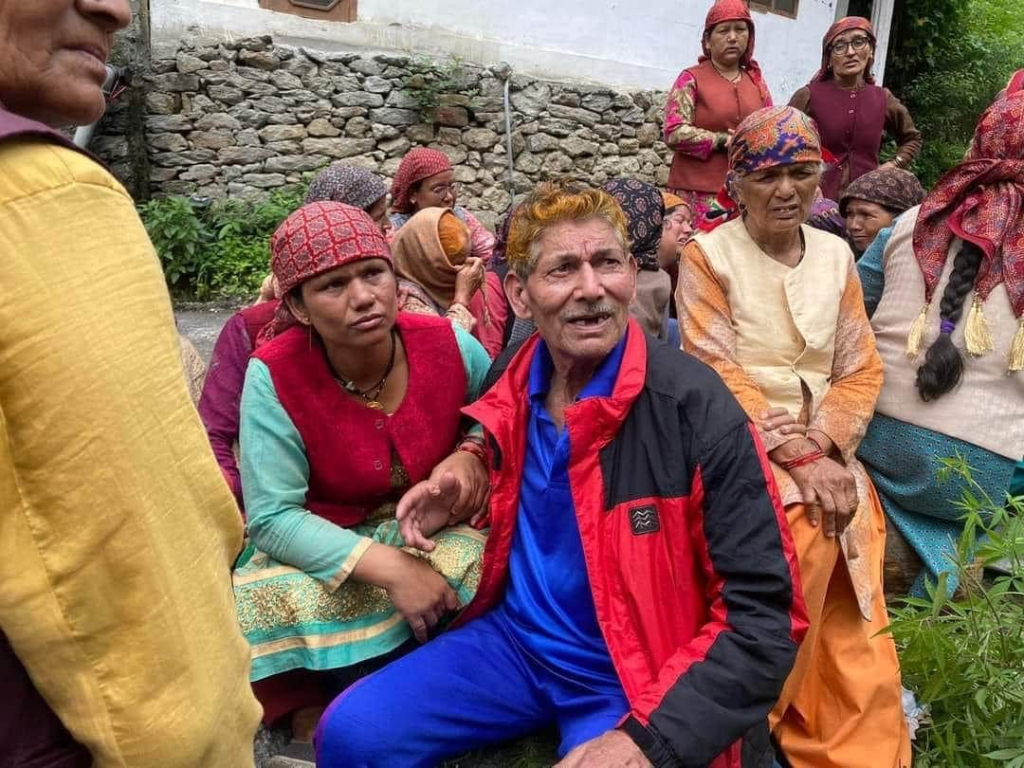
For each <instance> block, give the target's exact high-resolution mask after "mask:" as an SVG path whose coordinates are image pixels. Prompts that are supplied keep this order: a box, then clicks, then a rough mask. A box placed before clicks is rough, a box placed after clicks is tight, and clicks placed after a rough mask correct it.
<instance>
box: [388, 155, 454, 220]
mask: <svg viewBox="0 0 1024 768" xmlns="http://www.w3.org/2000/svg"><path fill="white" fill-rule="evenodd" d="M450 170H452V163H451V161H450V160H449V159H448V155H446V154H445V153H444V152H440V151H438V150H436V149H428V148H427V147H416V149H414V150H412V151H411V152H408V153H407V154H406V155H405V157H403V158H402V162H401V164H400V165H399V166H398V172H397V173H395V180H394V182H392V184H391V209H392V210H393V211H394V212H395V213H412V211H413V206H412V202H411V201H410V200H409V192H410V191H411V190H412V187H413V185H415V184H416V183H418V182H420V181H423V180H424V179H426V178H429V177H431V176H436V175H437V174H439V173H444V172H445V171H450Z"/></svg>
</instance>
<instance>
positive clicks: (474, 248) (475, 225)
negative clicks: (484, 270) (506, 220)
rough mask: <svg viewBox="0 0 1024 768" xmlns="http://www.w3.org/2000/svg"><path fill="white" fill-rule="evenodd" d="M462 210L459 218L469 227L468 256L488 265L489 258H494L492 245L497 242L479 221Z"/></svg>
mask: <svg viewBox="0 0 1024 768" xmlns="http://www.w3.org/2000/svg"><path fill="white" fill-rule="evenodd" d="M462 210H463V215H462V216H460V217H459V218H461V219H462V220H463V221H464V222H465V223H466V226H467V227H469V236H470V243H471V246H470V253H469V255H470V256H475V257H477V258H479V259H483V260H484V264H490V263H491V258H492V257H493V256H494V245H495V243H496V242H497V240H496V239H495V237H494V235H492V234H491V233H490V230H488V229H487V227H485V226H484V225H483V224H481V223H480V219H478V218H477V217H476V216H474V215H473V214H472V213H470V212H469V211H467V210H465V209H464V208H463V209H462Z"/></svg>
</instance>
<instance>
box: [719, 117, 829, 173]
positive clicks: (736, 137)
mask: <svg viewBox="0 0 1024 768" xmlns="http://www.w3.org/2000/svg"><path fill="white" fill-rule="evenodd" d="M728 153H729V172H730V174H732V175H734V176H746V175H747V174H748V173H755V172H757V171H763V170H766V169H768V168H774V167H775V166H777V165H796V164H797V163H820V162H821V160H822V155H821V137H820V136H819V135H818V126H817V125H815V123H814V120H812V119H811V118H810V117H808V116H807V115H805V114H804V113H803V112H801V111H800V110H799V109H795V108H794V107H765V108H764V109H759V110H757V111H756V112H751V113H750V114H749V115H748V116H747V117H746V118H745V119H744V120H743V122H741V123H740V124H739V125H738V126H736V131H735V132H734V133H733V135H732V138H731V139H729V146H728Z"/></svg>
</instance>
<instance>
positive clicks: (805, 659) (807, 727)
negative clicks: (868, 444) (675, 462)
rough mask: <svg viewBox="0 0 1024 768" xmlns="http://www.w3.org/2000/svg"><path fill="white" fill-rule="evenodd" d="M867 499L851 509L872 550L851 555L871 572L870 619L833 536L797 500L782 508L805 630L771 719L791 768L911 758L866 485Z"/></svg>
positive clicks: (877, 533) (887, 765)
mask: <svg viewBox="0 0 1024 768" xmlns="http://www.w3.org/2000/svg"><path fill="white" fill-rule="evenodd" d="M866 501H867V504H862V505H861V509H858V512H857V514H858V515H860V514H862V513H865V512H866V514H867V515H868V518H869V519H868V522H869V526H868V527H869V530H870V531H871V540H870V546H869V547H868V548H867V549H866V551H864V552H862V553H860V556H859V559H864V560H865V561H867V564H868V568H869V571H870V573H871V580H872V601H873V603H874V610H873V611H872V614H873V617H874V618H873V619H872V620H871V621H864V619H863V618H862V617H861V615H860V611H859V610H858V607H857V596H856V594H855V593H854V591H853V586H852V584H851V581H850V576H849V572H848V571H847V568H846V566H845V561H844V559H843V558H841V557H839V551H840V550H839V547H838V545H837V543H836V540H835V539H827V538H825V536H824V535H822V532H821V527H820V526H819V527H817V528H815V527H812V526H811V524H810V523H809V522H808V521H807V517H806V508H805V507H804V505H802V504H793V505H790V506H788V507H786V518H787V520H788V522H789V528H790V531H791V533H792V536H793V543H794V544H795V546H796V551H797V558H798V560H799V562H800V579H801V582H802V585H803V592H804V601H805V602H806V604H807V615H808V617H809V619H810V625H811V626H810V630H809V632H808V633H807V636H806V637H805V638H804V642H803V644H802V645H801V646H800V651H799V652H798V653H797V657H796V664H795V665H794V667H793V671H792V672H791V673H790V675H789V678H788V679H787V680H786V685H785V687H784V688H783V691H782V696H781V697H780V698H779V701H778V703H777V704H776V705H775V709H774V710H773V711H772V713H771V715H770V716H769V724H770V726H771V728H772V732H773V733H774V735H775V738H776V739H777V740H778V742H779V745H780V746H781V748H782V752H783V754H784V755H785V756H786V759H787V760H788V761H789V762H790V764H791V765H792V766H794V768H812V767H813V768H862V766H874V767H875V768H909V766H910V764H911V750H910V736H909V733H908V731H907V725H906V720H905V719H904V717H903V707H902V701H901V690H902V686H901V682H900V672H899V660H898V658H897V656H896V646H895V643H894V642H893V640H892V637H891V636H890V635H888V634H878V633H879V632H881V631H882V630H883V629H885V627H886V626H887V624H888V616H887V614H886V609H885V596H884V594H883V589H882V564H883V560H884V557H885V513H884V512H883V511H882V506H881V504H880V503H879V500H878V496H877V494H876V493H875V490H874V487H873V486H871V485H868V498H867V500H866ZM865 507H866V509H865Z"/></svg>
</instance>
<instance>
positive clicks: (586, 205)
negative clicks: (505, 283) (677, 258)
mask: <svg viewBox="0 0 1024 768" xmlns="http://www.w3.org/2000/svg"><path fill="white" fill-rule="evenodd" d="M594 218H597V219H603V220H604V221H606V222H607V223H608V224H609V225H610V226H611V228H612V229H613V230H615V234H616V236H617V237H618V240H619V243H620V244H621V245H622V249H623V250H624V251H625V252H626V253H627V254H628V253H629V235H628V233H627V229H626V215H625V214H624V213H623V212H622V208H620V207H619V204H618V202H617V201H616V200H615V198H614V197H612V196H611V195H609V194H608V193H607V192H605V191H604V190H601V189H595V188H593V187H587V186H584V185H582V184H577V183H574V182H545V183H543V184H540V185H539V186H538V187H537V188H536V189H535V190H534V191H533V192H532V193H530V196H529V197H527V198H526V200H524V201H523V203H522V204H521V205H520V206H519V207H518V208H517V209H516V212H515V215H514V216H513V217H512V226H511V227H510V228H509V234H508V245H507V247H506V250H505V259H506V260H507V261H508V265H509V266H510V267H511V268H512V269H513V270H515V273H516V274H517V275H519V277H520V278H521V279H522V280H526V279H527V278H528V277H529V276H530V273H531V272H532V271H533V268H534V267H535V266H536V265H537V258H538V256H539V255H540V252H539V251H538V249H537V247H536V243H537V240H538V239H539V238H540V235H541V233H543V232H544V230H546V229H548V228H549V227H552V226H554V225H555V224H558V223H560V222H563V221H584V220H586V219H594Z"/></svg>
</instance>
